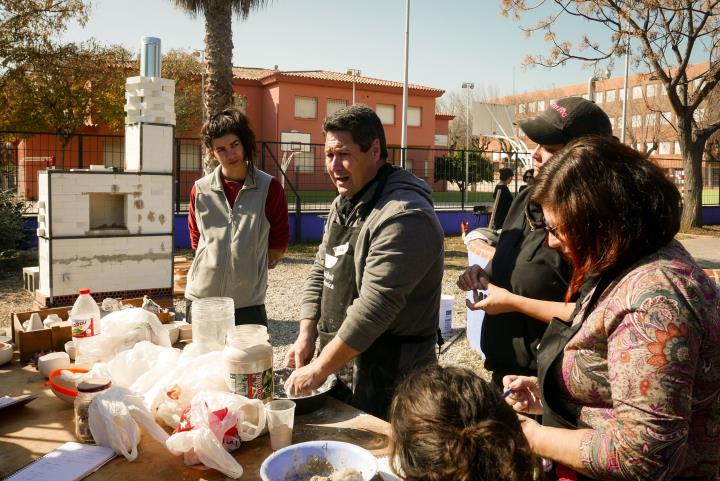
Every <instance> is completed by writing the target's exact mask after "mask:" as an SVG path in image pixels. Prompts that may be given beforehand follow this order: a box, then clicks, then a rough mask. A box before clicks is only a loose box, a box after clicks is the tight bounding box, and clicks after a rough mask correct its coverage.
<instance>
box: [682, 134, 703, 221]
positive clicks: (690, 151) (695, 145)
mask: <svg viewBox="0 0 720 481" xmlns="http://www.w3.org/2000/svg"><path fill="white" fill-rule="evenodd" d="M682 123H683V122H678V127H679V128H678V140H679V143H680V147H681V149H682V152H683V168H684V170H685V180H684V183H683V186H682V193H683V212H682V218H681V221H680V230H681V231H682V232H687V231H688V230H690V229H691V228H693V227H702V225H703V220H702V191H703V175H702V158H703V151H704V150H705V139H697V138H695V136H693V135H692V133H691V131H690V128H683V127H684V126H683V125H682Z"/></svg>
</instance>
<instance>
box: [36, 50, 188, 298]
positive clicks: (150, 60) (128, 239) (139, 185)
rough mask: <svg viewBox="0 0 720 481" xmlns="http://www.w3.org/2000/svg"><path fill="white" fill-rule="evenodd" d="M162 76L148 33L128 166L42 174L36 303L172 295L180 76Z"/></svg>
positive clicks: (131, 97) (131, 95)
mask: <svg viewBox="0 0 720 481" xmlns="http://www.w3.org/2000/svg"><path fill="white" fill-rule="evenodd" d="M159 75H160V39H155V38H152V37H144V38H143V50H142V54H141V75H140V76H139V77H130V78H128V80H127V83H126V86H125V90H126V105H125V111H126V118H125V124H126V125H125V168H124V170H123V171H122V172H113V171H111V170H104V169H102V170H96V169H92V168H91V169H89V170H70V171H66V170H57V169H50V170H46V171H42V172H40V173H39V190H38V197H39V203H38V211H39V213H38V232H37V234H38V249H39V263H40V282H39V288H38V289H37V290H36V293H35V300H36V303H37V304H38V305H41V306H45V307H50V306H57V305H69V304H71V303H72V300H73V299H74V298H75V296H76V295H77V292H78V290H79V289H81V288H85V287H87V288H89V289H91V291H92V293H93V295H94V297H95V298H96V300H101V299H102V298H104V297H138V296H141V295H143V294H148V295H151V296H154V297H163V296H171V295H172V287H173V158H174V156H173V146H174V137H175V132H174V131H175V108H174V98H175V82H174V81H173V80H168V79H163V78H160V77H159Z"/></svg>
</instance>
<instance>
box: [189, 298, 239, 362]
mask: <svg viewBox="0 0 720 481" xmlns="http://www.w3.org/2000/svg"><path fill="white" fill-rule="evenodd" d="M190 310H191V319H192V339H193V344H195V345H196V346H201V347H202V349H203V350H205V351H221V350H222V349H223V347H224V346H225V336H226V335H227V332H228V329H230V328H232V327H233V326H234V325H235V303H234V302H233V300H232V299H231V298H229V297H206V298H204V299H198V300H197V301H193V302H192V306H191V308H190Z"/></svg>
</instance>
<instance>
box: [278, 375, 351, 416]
mask: <svg viewBox="0 0 720 481" xmlns="http://www.w3.org/2000/svg"><path fill="white" fill-rule="evenodd" d="M292 372H293V369H291V368H289V367H287V368H283V369H277V370H276V371H275V372H274V374H273V376H274V384H275V387H274V392H273V393H274V395H273V398H274V399H290V400H291V401H295V414H305V413H311V412H313V411H317V410H318V409H320V408H321V407H323V406H324V405H325V401H326V400H327V397H328V396H329V395H330V390H331V389H332V388H333V387H335V383H336V382H337V377H336V376H335V374H330V375H329V376H328V378H327V379H326V380H325V383H324V384H323V385H322V386H320V387H319V388H317V389H315V390H313V392H312V394H309V395H307V396H298V397H291V396H288V395H287V393H286V392H285V388H284V386H285V381H287V379H288V378H289V377H290V374H292Z"/></svg>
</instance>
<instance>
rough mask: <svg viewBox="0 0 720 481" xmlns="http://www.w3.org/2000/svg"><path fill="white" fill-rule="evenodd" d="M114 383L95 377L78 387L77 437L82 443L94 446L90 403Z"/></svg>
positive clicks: (76, 409)
mask: <svg viewBox="0 0 720 481" xmlns="http://www.w3.org/2000/svg"><path fill="white" fill-rule="evenodd" d="M111 385H112V381H110V379H107V378H104V377H94V378H91V379H88V380H87V381H83V382H81V383H80V384H78V385H77V396H75V436H77V438H78V441H80V442H81V443H87V444H94V443H95V440H94V439H93V437H92V433H91V432H90V422H89V413H90V403H92V401H93V399H94V398H95V396H97V395H98V394H99V393H101V392H103V391H105V390H106V389H108V388H110V386H111Z"/></svg>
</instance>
